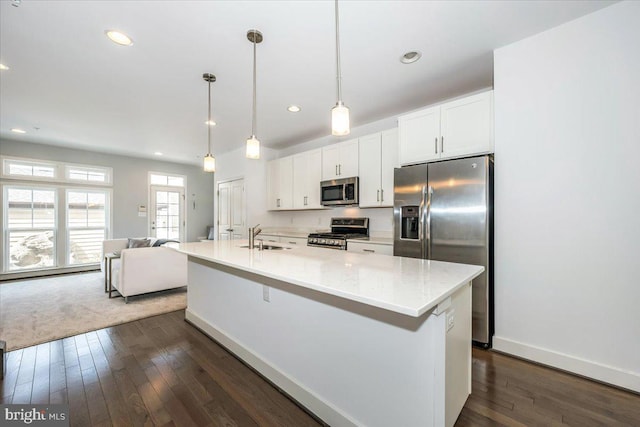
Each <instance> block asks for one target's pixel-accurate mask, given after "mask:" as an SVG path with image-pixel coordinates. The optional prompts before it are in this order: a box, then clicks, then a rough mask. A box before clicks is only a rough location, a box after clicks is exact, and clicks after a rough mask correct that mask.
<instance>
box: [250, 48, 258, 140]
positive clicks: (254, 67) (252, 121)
mask: <svg viewBox="0 0 640 427" xmlns="http://www.w3.org/2000/svg"><path fill="white" fill-rule="evenodd" d="M256 37H257V36H256V35H254V36H253V120H251V134H252V135H253V136H254V137H255V135H256V115H257V113H256Z"/></svg>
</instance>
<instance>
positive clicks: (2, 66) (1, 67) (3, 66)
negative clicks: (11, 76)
mask: <svg viewBox="0 0 640 427" xmlns="http://www.w3.org/2000/svg"><path fill="white" fill-rule="evenodd" d="M8 69H9V67H7V66H6V65H4V64H0V70H3V71H4V70H8Z"/></svg>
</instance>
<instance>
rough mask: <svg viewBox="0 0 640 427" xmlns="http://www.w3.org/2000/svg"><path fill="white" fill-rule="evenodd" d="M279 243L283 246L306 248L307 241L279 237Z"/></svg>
mask: <svg viewBox="0 0 640 427" xmlns="http://www.w3.org/2000/svg"><path fill="white" fill-rule="evenodd" d="M280 243H284V244H285V245H296V246H307V239H306V238H304V237H287V236H281V237H280Z"/></svg>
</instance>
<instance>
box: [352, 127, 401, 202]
mask: <svg viewBox="0 0 640 427" xmlns="http://www.w3.org/2000/svg"><path fill="white" fill-rule="evenodd" d="M358 162H359V168H360V194H359V196H360V207H361V208H367V207H381V206H393V169H394V168H396V167H398V130H397V129H389V130H387V131H384V132H378V133H374V134H373V135H367V136H363V137H362V138H360V140H359V153H358Z"/></svg>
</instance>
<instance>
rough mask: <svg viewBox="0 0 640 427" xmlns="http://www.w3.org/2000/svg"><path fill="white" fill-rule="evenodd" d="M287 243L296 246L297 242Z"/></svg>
mask: <svg viewBox="0 0 640 427" xmlns="http://www.w3.org/2000/svg"><path fill="white" fill-rule="evenodd" d="M288 243H289V244H291V245H297V244H298V242H288Z"/></svg>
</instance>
